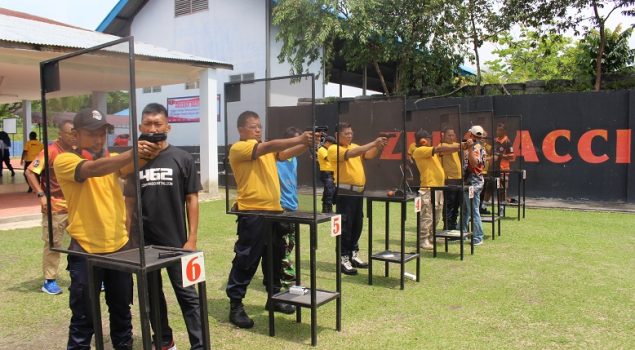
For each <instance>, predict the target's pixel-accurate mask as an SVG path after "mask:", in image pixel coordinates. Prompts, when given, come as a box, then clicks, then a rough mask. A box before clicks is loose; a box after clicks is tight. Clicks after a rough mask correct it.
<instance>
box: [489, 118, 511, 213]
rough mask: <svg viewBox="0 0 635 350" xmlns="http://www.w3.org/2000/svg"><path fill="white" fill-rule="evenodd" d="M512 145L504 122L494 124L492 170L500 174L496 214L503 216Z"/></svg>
mask: <svg viewBox="0 0 635 350" xmlns="http://www.w3.org/2000/svg"><path fill="white" fill-rule="evenodd" d="M514 159H515V155H514V147H513V144H512V142H511V141H510V140H509V137H507V129H506V128H505V124H504V123H498V125H497V126H496V139H495V140H494V170H495V172H496V175H498V176H500V179H501V188H500V189H499V190H498V191H497V193H498V202H499V207H498V213H499V214H498V215H501V216H505V203H506V201H507V185H508V184H509V172H510V170H511V166H510V162H512V161H514Z"/></svg>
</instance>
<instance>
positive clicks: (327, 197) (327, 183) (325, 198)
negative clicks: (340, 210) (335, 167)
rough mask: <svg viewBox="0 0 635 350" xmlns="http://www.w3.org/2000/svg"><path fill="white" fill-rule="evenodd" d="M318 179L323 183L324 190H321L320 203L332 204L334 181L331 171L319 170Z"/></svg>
mask: <svg viewBox="0 0 635 350" xmlns="http://www.w3.org/2000/svg"><path fill="white" fill-rule="evenodd" d="M320 181H322V184H323V185H324V192H322V204H323V205H333V200H334V197H335V182H334V181H333V172H332V171H320Z"/></svg>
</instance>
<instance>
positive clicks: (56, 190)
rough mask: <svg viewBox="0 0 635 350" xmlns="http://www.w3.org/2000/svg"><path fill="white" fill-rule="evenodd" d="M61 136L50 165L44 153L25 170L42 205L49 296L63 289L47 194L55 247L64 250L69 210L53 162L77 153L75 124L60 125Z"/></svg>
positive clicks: (53, 147)
mask: <svg viewBox="0 0 635 350" xmlns="http://www.w3.org/2000/svg"><path fill="white" fill-rule="evenodd" d="M58 129H59V137H58V139H57V141H55V142H53V143H52V144H51V145H50V146H49V147H48V160H49V162H48V165H47V164H45V159H44V150H42V151H40V153H39V154H38V155H37V156H36V157H35V159H34V160H33V162H32V163H30V165H29V166H28V167H25V168H26V169H25V170H24V176H25V177H26V179H27V181H28V182H29V185H30V186H31V188H33V189H34V190H35V193H36V194H37V197H38V200H39V201H40V206H41V208H42V240H43V241H44V250H43V252H42V271H43V273H44V284H43V285H42V292H44V293H46V294H51V295H55V294H61V293H62V289H61V288H60V287H59V286H58V285H57V271H58V269H59V265H60V253H59V252H55V251H51V250H50V249H49V230H48V227H49V221H48V215H47V205H48V204H47V201H46V193H45V192H48V193H49V194H50V196H51V213H52V218H53V221H52V223H53V229H52V231H53V242H52V244H50V245H52V246H53V247H54V248H61V244H62V237H63V236H64V233H66V227H67V226H68V210H67V207H66V200H65V199H64V194H63V193H62V189H61V188H60V185H59V183H58V182H57V177H56V176H55V170H54V169H53V163H54V162H55V158H57V156H58V155H60V154H62V153H64V152H74V151H75V149H74V148H75V137H74V136H73V121H72V120H64V121H62V122H60V124H59V125H58ZM46 172H48V174H49V181H50V184H51V187H50V189H49V188H47V182H46V176H43V175H45V173H46Z"/></svg>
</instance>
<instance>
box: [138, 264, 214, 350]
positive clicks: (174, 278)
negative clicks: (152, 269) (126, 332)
mask: <svg viewBox="0 0 635 350" xmlns="http://www.w3.org/2000/svg"><path fill="white" fill-rule="evenodd" d="M166 270H167V272H168V276H169V278H170V283H171V284H172V289H173V290H174V294H175V295H176V300H177V301H178V303H179V306H180V307H181V313H182V314H183V320H184V321H185V327H186V328H187V334H188V336H189V339H190V346H191V349H203V330H202V328H201V309H200V305H199V302H198V293H196V288H195V287H194V286H189V287H186V288H184V287H183V275H182V273H181V265H180V264H173V265H170V266H168V267H166ZM157 277H158V281H159V290H158V292H159V293H158V294H159V317H160V319H161V333H162V334H161V335H162V338H163V339H162V342H163V345H168V344H169V343H170V341H171V340H172V339H173V338H172V328H171V327H170V323H169V322H168V307H167V303H166V301H165V294H163V281H162V277H161V272H160V271H157ZM149 297H150V305H152V303H153V302H154V298H153V296H152V293H150V296H149ZM155 312H156V311H155V310H153V309H150V314H151V315H152V316H151V318H150V321H151V323H152V328H153V329H156V325H155V324H154V316H153V315H154V314H155Z"/></svg>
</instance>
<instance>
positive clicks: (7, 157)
mask: <svg viewBox="0 0 635 350" xmlns="http://www.w3.org/2000/svg"><path fill="white" fill-rule="evenodd" d="M10 149H11V138H9V134H7V133H6V132H5V131H4V130H3V131H0V177H2V163H4V164H5V165H6V166H7V169H9V170H10V171H11V176H15V171H14V170H13V166H12V165H11V152H10V151H9V150H10Z"/></svg>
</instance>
